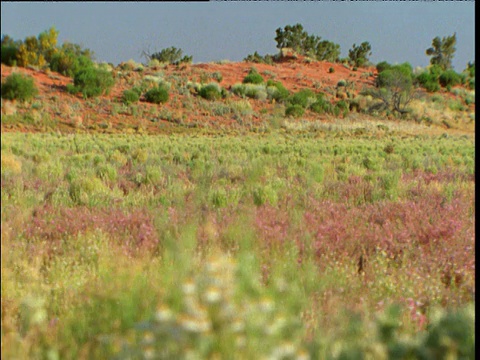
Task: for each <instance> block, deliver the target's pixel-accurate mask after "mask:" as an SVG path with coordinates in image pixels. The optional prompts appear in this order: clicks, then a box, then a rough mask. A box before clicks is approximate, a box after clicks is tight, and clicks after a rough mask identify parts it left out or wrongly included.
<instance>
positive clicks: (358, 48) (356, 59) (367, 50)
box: [348, 41, 372, 71]
mask: <svg viewBox="0 0 480 360" xmlns="http://www.w3.org/2000/svg"><path fill="white" fill-rule="evenodd" d="M371 50H372V46H371V45H370V43H369V42H368V41H364V42H362V43H361V44H360V45H355V44H353V46H352V48H351V49H350V50H349V51H348V57H349V58H350V61H351V62H352V63H353V64H354V65H355V67H359V66H360V67H361V66H364V65H365V64H366V63H367V62H368V57H369V56H370V55H372V52H371ZM354 71H355V68H354Z"/></svg>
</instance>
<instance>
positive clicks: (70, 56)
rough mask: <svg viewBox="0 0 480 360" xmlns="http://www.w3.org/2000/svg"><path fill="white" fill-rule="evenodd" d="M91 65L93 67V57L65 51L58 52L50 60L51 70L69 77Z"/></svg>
mask: <svg viewBox="0 0 480 360" xmlns="http://www.w3.org/2000/svg"><path fill="white" fill-rule="evenodd" d="M89 67H93V61H92V59H91V58H89V57H88V56H85V55H80V56H77V55H75V54H74V53H71V52H65V51H59V52H57V53H56V54H55V55H53V57H52V60H51V61H50V70H52V71H56V72H58V73H60V74H62V75H65V76H68V77H74V75H75V73H76V72H78V71H80V70H81V69H85V68H89Z"/></svg>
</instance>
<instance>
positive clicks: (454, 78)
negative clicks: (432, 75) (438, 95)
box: [438, 70, 462, 87]
mask: <svg viewBox="0 0 480 360" xmlns="http://www.w3.org/2000/svg"><path fill="white" fill-rule="evenodd" d="M438 81H439V82H440V85H442V86H443V87H448V86H455V85H458V84H461V83H462V77H461V76H460V74H457V73H456V72H455V71H454V70H446V71H444V72H443V73H442V74H441V75H440V77H439V78H438Z"/></svg>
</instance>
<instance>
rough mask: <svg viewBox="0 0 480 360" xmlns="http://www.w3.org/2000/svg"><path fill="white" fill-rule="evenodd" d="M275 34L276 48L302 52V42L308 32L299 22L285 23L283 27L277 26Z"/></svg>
mask: <svg viewBox="0 0 480 360" xmlns="http://www.w3.org/2000/svg"><path fill="white" fill-rule="evenodd" d="M276 34H277V36H276V37H275V41H276V42H277V48H278V49H283V48H291V49H293V50H294V51H296V52H300V53H303V51H304V42H305V40H306V39H307V37H308V34H307V32H306V31H304V30H303V26H302V25H301V24H296V25H287V26H285V27H284V28H283V29H282V28H278V29H277V30H276ZM309 41H310V42H311V41H312V39H309Z"/></svg>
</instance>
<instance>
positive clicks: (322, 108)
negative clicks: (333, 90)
mask: <svg viewBox="0 0 480 360" xmlns="http://www.w3.org/2000/svg"><path fill="white" fill-rule="evenodd" d="M310 110H312V111H313V112H315V113H317V114H323V113H327V114H328V113H331V112H332V104H330V103H329V102H328V101H327V100H325V99H324V98H323V96H317V101H315V102H314V103H313V104H312V105H311V106H310Z"/></svg>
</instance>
